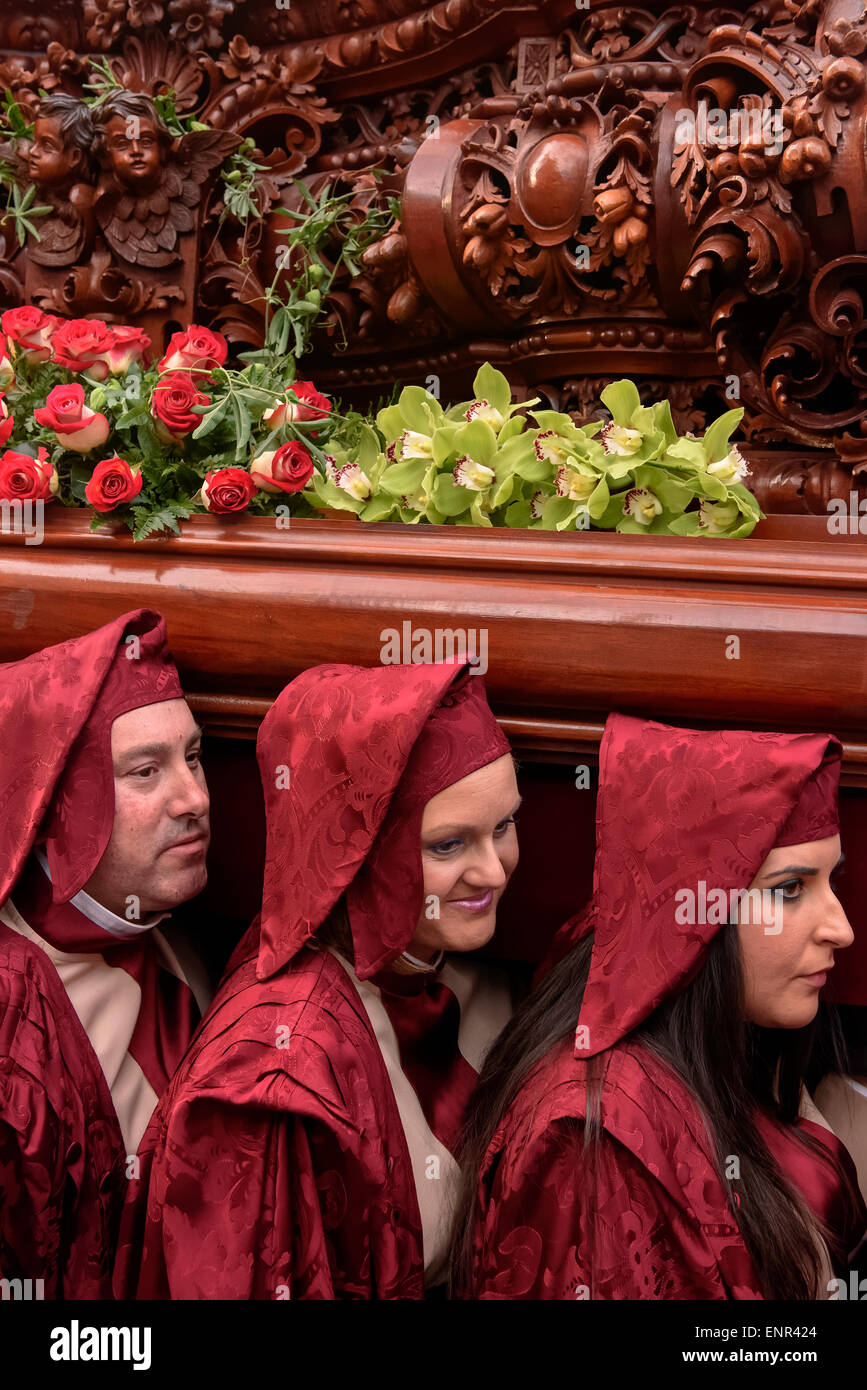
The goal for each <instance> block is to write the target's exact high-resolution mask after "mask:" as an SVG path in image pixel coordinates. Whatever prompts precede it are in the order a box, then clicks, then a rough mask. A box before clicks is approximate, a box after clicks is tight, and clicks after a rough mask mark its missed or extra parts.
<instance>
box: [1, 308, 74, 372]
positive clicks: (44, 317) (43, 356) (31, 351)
mask: <svg viewBox="0 0 867 1390" xmlns="http://www.w3.org/2000/svg"><path fill="white" fill-rule="evenodd" d="M59 323H60V319H59V318H57V316H56V315H55V314H43V312H42V310H41V309H37V308H35V306H34V305H33V304H24V305H23V306H22V307H21V308H20V309H7V310H6V312H5V314H4V315H3V317H2V318H0V328H2V329H3V332H4V333H5V334H6V335H7V336H8V337H9V338H11V339H12V342H13V343H15V344H16V345H17V347H18V350H19V352H21V353H23V355H24V356H25V357H26V358H27V359H28V360H29V361H31V362H47V361H48V359H49V357H50V356H51V347H50V341H51V335H52V334H53V332H54V330H55V328H56V327H57V325H58V324H59Z"/></svg>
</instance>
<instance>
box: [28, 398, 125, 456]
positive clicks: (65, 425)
mask: <svg viewBox="0 0 867 1390" xmlns="http://www.w3.org/2000/svg"><path fill="white" fill-rule="evenodd" d="M33 414H34V416H35V418H36V423H37V424H39V425H42V426H44V428H45V429H49V430H54V432H55V433H56V435H57V442H58V444H62V445H63V447H64V449H74V450H75V452H76V453H77V454H87V453H89V452H90V450H91V449H96V448H98V447H99V446H100V445H102V444H104V443H105V441H106V440H107V439H108V436H109V431H110V428H111V427H110V425H109V423H108V420H107V419H106V418H105V416H104V415H100V414H98V413H97V412H96V411H94V410H91V409H90V407H89V406H86V405H85V404H84V387H83V386H81V385H79V383H78V382H76V383H75V384H74V385H73V386H54V387H52V389H51V390H50V391H49V392H48V396H47V397H46V400H45V404H44V405H41V406H37V408H36V409H35V410H34V412H33Z"/></svg>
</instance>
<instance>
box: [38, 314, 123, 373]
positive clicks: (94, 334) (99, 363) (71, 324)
mask: <svg viewBox="0 0 867 1390" xmlns="http://www.w3.org/2000/svg"><path fill="white" fill-rule="evenodd" d="M112 344H113V337H112V332H111V329H110V328H109V327H108V325H107V324H105V323H103V321H102V319H67V320H66V322H65V323H62V324H61V325H60V327H59V328H58V329H57V330H56V332H55V334H54V336H53V338H52V339H51V347H52V350H53V358H54V361H55V362H56V363H57V366H58V367H65V368H66V369H67V371H70V372H89V373H90V374H91V376H92V377H94V379H95V380H96V381H105V378H106V377H107V376H108V364H107V363H106V362H105V361H104V360H103V354H104V353H107V352H108V351H109V350H110V349H111V347H112Z"/></svg>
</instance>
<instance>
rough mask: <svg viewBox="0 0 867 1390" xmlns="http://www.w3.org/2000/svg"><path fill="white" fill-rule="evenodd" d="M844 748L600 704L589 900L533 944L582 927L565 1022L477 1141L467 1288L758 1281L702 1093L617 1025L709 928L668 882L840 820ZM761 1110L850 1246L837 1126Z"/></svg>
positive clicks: (809, 835) (554, 956)
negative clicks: (586, 960)
mask: <svg viewBox="0 0 867 1390" xmlns="http://www.w3.org/2000/svg"><path fill="white" fill-rule="evenodd" d="M839 758H840V748H839V744H838V743H837V742H836V740H834V739H832V738H829V737H828V736H826V735H777V734H763V733H747V732H741V731H735V732H731V731H723V732H720V733H706V732H699V731H696V730H690V729H675V728H668V727H666V726H665V725H661V724H657V723H654V722H651V721H642V720H638V719H633V718H629V717H626V716H622V715H612V716H611V717H610V718H609V720H608V722H607V724H606V728H605V734H604V736H603V741H602V747H601V751H600V791H599V799H598V804H597V851H596V864H595V873H594V895H593V899H592V901H591V903H590V904H589V905H588V906H587V908H585V909H584V910H583V911H582V912H581V913H580V914H578V915H577V917H575V918H573V919H571V920H570V921H569V922H568V923H566V925H565V927H564V928H563V929H562V931H561V933H560V935H559V938H558V939H557V940H555V942H554V944H553V946H552V949H551V952H550V953H549V957H548V961H547V962H546V968H550V966H551V965H552V964H553V963H554V961H556V960H559V959H560V958H561V957H562V956H563V955H565V954H566V951H567V950H568V949H569V947H570V946H571V945H574V943H575V942H576V941H577V940H579V939H580V937H581V936H582V935H584V934H585V933H586V932H589V931H595V936H594V946H593V953H592V959H591V965H590V972H589V977H588V982H587V986H586V989H585V992H584V997H583V1002H582V1005H581V1009H580V1013H579V1016H578V1030H577V1032H576V1035H575V1039H574V1041H573V1040H572V1039H566V1040H564V1042H563V1043H562V1044H561V1045H559V1046H558V1047H557V1048H555V1049H553V1050H552V1052H551V1053H549V1054H548V1056H547V1057H546V1058H545V1059H544V1061H543V1062H542V1063H541V1064H540V1065H539V1066H538V1067H537V1068H536V1070H535V1071H534V1073H532V1074H531V1076H530V1077H529V1078H528V1080H527V1082H526V1083H525V1085H524V1086H523V1088H522V1090H521V1092H520V1094H519V1096H518V1098H517V1100H516V1101H515V1103H514V1105H513V1106H512V1107H511V1109H510V1111H509V1112H508V1113H507V1115H506V1116H505V1118H504V1120H503V1122H502V1124H501V1125H500V1127H499V1129H498V1131H497V1133H496V1135H495V1136H494V1139H493V1140H492V1142H491V1145H490V1146H489V1149H488V1153H487V1156H486V1160H485V1163H484V1166H483V1170H482V1173H481V1177H480V1186H479V1195H480V1202H481V1215H480V1219H479V1222H478V1225H477V1228H476V1231H475V1250H476V1267H475V1284H474V1293H475V1296H477V1297H480V1298H483V1299H497V1298H558V1299H562V1298H576V1297H578V1298H587V1297H591V1298H604V1299H629V1298H649V1299H670V1298H689V1299H723V1298H734V1299H755V1298H760V1297H761V1296H762V1295H761V1288H760V1284H759V1281H758V1278H757V1276H756V1272H755V1270H754V1269H753V1267H752V1263H751V1260H750V1258H749V1255H748V1252H747V1249H746V1246H745V1244H744V1241H743V1238H742V1237H741V1235H740V1233H739V1230H738V1227H737V1223H736V1220H735V1218H734V1215H733V1213H732V1210H731V1207H730V1204H729V1199H728V1195H727V1192H726V1190H725V1188H724V1185H723V1183H722V1182H721V1180H720V1178H719V1177H718V1176H717V1168H716V1164H715V1162H714V1159H713V1154H712V1151H711V1148H710V1145H709V1141H708V1137H707V1133H706V1130H705V1125H704V1122H703V1119H702V1116H701V1114H700V1112H699V1109H698V1106H697V1103H696V1101H695V1100H694V1098H693V1097H692V1096H691V1095H690V1093H689V1092H688V1091H687V1089H686V1087H685V1086H684V1085H683V1083H682V1082H681V1081H680V1080H679V1079H678V1078H677V1077H676V1076H675V1075H674V1073H673V1072H672V1071H671V1069H670V1068H669V1067H667V1066H665V1065H664V1064H663V1063H662V1062H660V1061H659V1060H658V1059H656V1058H655V1057H654V1056H652V1055H651V1054H650V1053H649V1052H648V1050H647V1049H646V1048H643V1047H641V1046H640V1045H639V1044H638V1043H637V1042H631V1041H630V1040H629V1034H630V1033H631V1032H632V1030H633V1029H634V1028H636V1027H637V1025H638V1024H640V1023H641V1022H642V1021H643V1020H644V1019H645V1018H647V1017H648V1015H649V1014H650V1013H651V1011H652V1010H653V1009H655V1008H656V1007H657V1006H658V1005H659V1004H660V1003H661V1002H662V1001H663V1000H665V999H667V998H669V997H670V996H671V995H673V994H675V993H676V992H677V991H679V990H681V989H683V988H684V986H685V985H686V984H687V983H688V982H689V981H690V980H691V979H692V978H693V977H694V976H695V974H696V973H697V972H698V970H700V969H701V966H702V964H703V961H704V959H705V955H706V952H707V948H708V945H709V943H710V941H711V940H712V938H713V936H714V935H715V933H716V932H717V931H718V930H719V929H720V925H721V923H716V924H714V923H713V922H708V923H704V924H702V923H701V922H697V923H696V924H695V925H680V924H678V923H677V922H676V920H675V894H676V893H677V892H678V890H682V889H684V888H689V889H692V890H693V891H694V892H695V893H696V894H698V891H699V888H698V885H699V882H700V881H701V880H704V882H705V884H706V885H707V886H708V888H710V887H714V888H723V889H726V890H729V889H739V888H747V887H748V886H749V884H750V882H751V881H752V879H753V878H754V876H755V873H756V871H757V870H758V868H759V866H760V865H761V863H762V861H763V860H764V859H765V858H766V856H767V854H768V852H769V851H770V849H771V848H772V847H773V846H774V845H775V844H777V843H780V842H783V843H799V842H807V841H810V840H813V839H821V838H824V837H826V836H829V835H832V834H834V833H835V832H836V830H837V809H836V789H837V780H838V777H839ZM707 915H710V914H707ZM723 920H725V918H723ZM541 973H544V972H543V971H540V975H541ZM603 1054H604V1055H603ZM597 1057H598V1058H599V1059H600V1060H599V1062H597V1063H596V1066H597V1067H598V1066H599V1065H600V1064H602V1062H604V1063H605V1064H606V1073H605V1080H604V1086H603V1092H602V1101H601V1107H602V1108H601V1121H602V1125H603V1127H604V1133H603V1137H602V1141H601V1146H600V1150H599V1153H598V1157H597V1160H596V1164H595V1167H594V1168H592V1169H591V1168H590V1166H589V1158H588V1155H587V1153H586V1152H585V1149H584V1119H585V1117H586V1093H587V1079H588V1075H589V1074H590V1067H591V1065H592V1064H591V1062H590V1059H591V1058H597ZM757 1123H758V1125H759V1128H760V1129H761V1131H762V1133H763V1136H764V1138H765V1141H766V1143H767V1144H768V1146H769V1148H770V1149H771V1151H772V1152H773V1154H774V1156H775V1157H776V1159H777V1161H778V1162H779V1164H780V1166H781V1167H782V1169H783V1171H784V1173H785V1174H786V1175H787V1177H788V1178H789V1180H790V1181H791V1182H792V1183H794V1184H795V1185H796V1187H798V1188H799V1189H800V1191H801V1193H802V1195H803V1196H804V1197H805V1199H806V1200H807V1201H808V1203H809V1204H810V1205H811V1206H812V1207H813V1210H814V1211H816V1212H817V1214H818V1215H819V1216H820V1217H821V1218H822V1219H823V1220H824V1221H826V1222H827V1223H828V1225H829V1226H830V1228H831V1230H832V1231H833V1233H834V1235H835V1236H836V1238H837V1243H838V1244H839V1248H840V1249H842V1250H843V1251H846V1252H848V1251H851V1250H852V1249H854V1247H855V1246H856V1245H857V1243H858V1242H859V1241H860V1240H861V1238H862V1236H863V1234H864V1230H865V1226H867V1211H865V1209H864V1207H863V1204H862V1205H861V1206H860V1208H859V1209H858V1210H856V1211H850V1210H849V1209H848V1207H847V1206H845V1205H844V1200H843V1183H842V1180H841V1174H842V1172H843V1170H845V1172H846V1173H847V1174H848V1175H849V1177H850V1178H853V1177H854V1169H853V1167H852V1164H851V1160H850V1158H849V1156H848V1154H847V1153H846V1151H845V1149H844V1148H843V1146H842V1144H840V1143H839V1141H838V1140H836V1138H835V1137H834V1136H833V1135H831V1134H830V1133H829V1132H828V1131H826V1130H824V1129H823V1128H822V1127H820V1126H818V1125H815V1124H813V1123H812V1122H811V1121H808V1120H804V1119H800V1120H799V1121H798V1122H797V1126H798V1128H801V1129H802V1130H803V1132H804V1133H808V1134H810V1135H812V1136H813V1137H814V1138H816V1139H818V1140H820V1141H821V1143H822V1144H823V1146H824V1149H823V1151H822V1154H821V1156H813V1155H812V1154H810V1153H809V1152H806V1151H805V1150H804V1148H803V1147H802V1146H801V1145H799V1143H798V1142H797V1140H796V1139H795V1138H794V1134H793V1130H794V1128H795V1127H794V1126H791V1125H785V1124H782V1123H781V1122H779V1121H778V1120H777V1119H776V1118H775V1117H773V1116H770V1115H762V1114H760V1115H758V1116H757Z"/></svg>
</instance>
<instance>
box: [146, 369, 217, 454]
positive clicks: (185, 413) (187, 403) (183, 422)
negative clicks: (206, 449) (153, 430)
mask: <svg viewBox="0 0 867 1390" xmlns="http://www.w3.org/2000/svg"><path fill="white" fill-rule="evenodd" d="M210 404H211V402H210V398H209V397H208V396H203V395H202V393H201V391H198V390H197V389H196V384H195V382H194V381H193V378H192V377H191V376H188V375H187V373H186V372H170V373H169V375H168V376H165V377H163V378H162V380H161V381H158V382H157V384H156V386H155V387H154V393H153V396H152V397H151V414H152V415H153V417H154V419H155V420H156V422H157V433H158V434H159V435H160V438H161V439H163V440H164V441H165V442H166V443H168V442H169V440H171V439H180V438H182V437H183V435H185V434H189V433H190V432H191V431H192V430H194V429H195V428H196V426H197V425H200V424H201V423H202V417H201V415H196V414H195V413H194V412H193V409H192V407H193V406H194V405H210Z"/></svg>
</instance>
